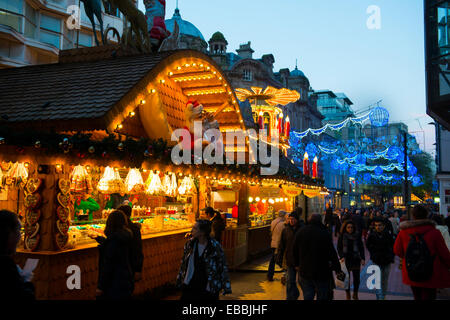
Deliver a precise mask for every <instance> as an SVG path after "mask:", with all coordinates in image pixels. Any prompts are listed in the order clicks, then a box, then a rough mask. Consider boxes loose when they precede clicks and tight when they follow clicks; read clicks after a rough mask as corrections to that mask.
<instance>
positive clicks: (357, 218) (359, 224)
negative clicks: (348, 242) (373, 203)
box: [352, 210, 364, 236]
mask: <svg viewBox="0 0 450 320" xmlns="http://www.w3.org/2000/svg"><path fill="white" fill-rule="evenodd" d="M352 221H353V223H354V224H355V227H356V230H355V231H356V232H357V233H358V234H359V235H360V236H362V233H363V229H364V220H363V218H362V216H361V211H360V210H356V211H355V213H354V214H353V215H352Z"/></svg>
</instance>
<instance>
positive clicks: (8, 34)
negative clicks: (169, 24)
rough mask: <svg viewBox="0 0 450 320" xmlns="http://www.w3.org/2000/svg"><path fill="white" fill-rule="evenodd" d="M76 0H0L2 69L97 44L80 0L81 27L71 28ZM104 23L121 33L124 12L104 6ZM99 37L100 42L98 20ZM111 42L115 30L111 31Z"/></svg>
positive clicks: (53, 58)
mask: <svg viewBox="0 0 450 320" xmlns="http://www.w3.org/2000/svg"><path fill="white" fill-rule="evenodd" d="M79 2H80V1H77V0H47V1H33V0H0V68H10V67H21V66H26V65H34V64H46V63H56V62H58V55H59V51H60V50H65V49H73V48H76V47H80V48H82V47H91V46H93V45H95V40H94V33H93V30H92V26H91V22H90V21H89V19H88V17H87V16H86V13H85V11H84V4H83V2H80V5H81V7H80V16H81V17H80V29H79V30H69V28H68V27H67V23H66V22H67V20H68V18H69V17H70V14H69V13H68V12H67V11H68V8H69V6H78V3H79ZM102 9H103V10H102V11H103V26H104V29H105V30H106V29H107V28H108V27H113V28H115V29H116V30H117V31H118V32H119V34H120V35H122V32H123V27H124V19H123V16H122V14H121V13H120V12H119V11H118V10H117V9H114V8H112V7H110V6H108V7H107V8H104V7H103V5H102ZM96 23H97V25H96V31H98V33H97V38H98V39H99V41H101V40H100V39H101V36H100V32H99V30H100V27H99V25H98V21H97V20H96ZM108 38H109V39H110V41H113V42H114V41H115V39H114V38H112V33H110V34H108Z"/></svg>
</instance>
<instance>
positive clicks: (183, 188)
mask: <svg viewBox="0 0 450 320" xmlns="http://www.w3.org/2000/svg"><path fill="white" fill-rule="evenodd" d="M194 188H195V184H194V180H193V179H192V178H191V177H184V178H183V180H182V181H181V184H180V186H179V187H178V193H179V194H182V195H184V194H192V193H193V191H194Z"/></svg>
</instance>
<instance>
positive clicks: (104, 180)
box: [97, 166, 115, 193]
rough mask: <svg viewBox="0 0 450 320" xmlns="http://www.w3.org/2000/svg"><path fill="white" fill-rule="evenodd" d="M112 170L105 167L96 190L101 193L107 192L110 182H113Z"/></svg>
mask: <svg viewBox="0 0 450 320" xmlns="http://www.w3.org/2000/svg"><path fill="white" fill-rule="evenodd" d="M114 176H115V175H114V169H113V168H111V167H109V166H108V167H106V168H105V172H103V176H102V177H101V178H100V181H99V182H98V185H97V190H98V191H100V192H102V193H107V192H109V187H110V182H111V181H112V180H114Z"/></svg>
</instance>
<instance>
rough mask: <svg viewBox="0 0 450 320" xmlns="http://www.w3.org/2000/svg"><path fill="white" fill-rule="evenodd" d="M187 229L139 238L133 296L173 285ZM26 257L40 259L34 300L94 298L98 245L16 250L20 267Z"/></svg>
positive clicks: (34, 280) (35, 276)
mask: <svg viewBox="0 0 450 320" xmlns="http://www.w3.org/2000/svg"><path fill="white" fill-rule="evenodd" d="M190 230H191V229H190V228H189V229H181V230H176V231H168V232H162V233H158V234H149V235H145V236H143V237H142V247H143V251H144V265H143V270H142V280H141V281H139V282H137V283H136V285H135V290H134V294H135V295H136V294H142V293H144V292H145V291H146V290H151V289H154V288H157V287H161V286H163V285H166V284H174V283H175V280H176V276H177V273H178V270H179V267H180V262H181V258H182V255H183V247H184V244H185V242H186V239H185V234H186V233H187V232H189V231H190ZM28 258H32V259H39V260H40V261H39V264H38V266H37V268H36V269H35V270H34V279H33V284H34V286H35V296H36V299H38V300H92V299H95V291H96V288H97V278H98V249H97V243H91V244H85V245H81V246H78V247H76V248H74V249H69V250H63V251H41V252H29V251H25V250H22V249H18V250H17V254H16V259H15V260H16V263H17V264H18V265H19V266H20V267H23V266H24V264H25V261H26V260H27V259H28ZM78 268H79V269H78ZM77 269H78V270H80V276H81V278H80V279H81V283H80V288H79V289H78V288H76V287H75V288H74V285H75V284H76V282H75V281H74V280H73V279H74V278H75V275H74V271H73V270H77ZM71 270H72V271H71ZM69 287H70V288H69Z"/></svg>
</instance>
